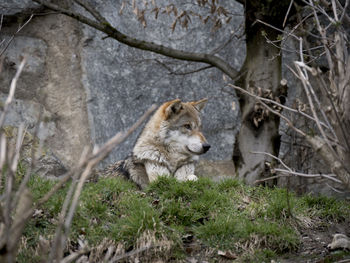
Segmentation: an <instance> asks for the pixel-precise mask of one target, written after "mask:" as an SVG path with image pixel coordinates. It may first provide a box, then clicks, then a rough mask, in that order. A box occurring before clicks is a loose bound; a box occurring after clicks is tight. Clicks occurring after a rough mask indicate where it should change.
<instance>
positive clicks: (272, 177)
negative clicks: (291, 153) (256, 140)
mask: <svg viewBox="0 0 350 263" xmlns="http://www.w3.org/2000/svg"><path fill="white" fill-rule="evenodd" d="M252 153H254V154H264V155H267V156H269V157H271V158H273V159H275V160H277V161H278V162H279V163H280V164H282V166H284V167H285V168H286V169H280V168H273V170H274V171H275V172H280V173H284V174H287V176H291V175H297V176H300V177H309V178H315V177H323V178H326V179H329V180H332V181H334V182H336V183H342V181H341V180H338V179H336V178H334V176H335V175H334V174H330V175H328V174H306V173H300V172H295V171H293V170H292V169H291V168H290V167H289V166H288V165H286V164H285V163H284V162H283V161H282V160H281V159H280V158H278V157H277V156H274V155H273V154H271V153H267V152H252ZM279 177H281V176H280V175H276V176H271V177H268V178H264V179H261V180H256V181H255V183H260V182H264V181H268V180H272V179H276V178H279Z"/></svg>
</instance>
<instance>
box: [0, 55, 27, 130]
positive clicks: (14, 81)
mask: <svg viewBox="0 0 350 263" xmlns="http://www.w3.org/2000/svg"><path fill="white" fill-rule="evenodd" d="M25 63H26V58H23V59H22V61H21V64H20V65H19V67H18V69H17V72H16V74H15V77H14V78H13V79H12V81H11V86H10V90H9V95H8V96H7V99H6V101H5V105H4V108H3V111H2V114H1V116H0V129H1V128H2V126H3V125H4V121H5V116H6V114H7V111H8V108H9V106H10V104H11V103H12V100H13V97H14V95H15V90H16V86H17V81H18V78H19V76H20V75H21V73H22V70H23V68H24V65H25Z"/></svg>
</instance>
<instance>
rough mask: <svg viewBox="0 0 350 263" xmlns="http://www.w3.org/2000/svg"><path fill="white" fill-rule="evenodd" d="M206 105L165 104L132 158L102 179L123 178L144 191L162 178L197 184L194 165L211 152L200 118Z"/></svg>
mask: <svg viewBox="0 0 350 263" xmlns="http://www.w3.org/2000/svg"><path fill="white" fill-rule="evenodd" d="M207 101H208V100H207V99H201V100H199V101H191V102H182V101H181V100H180V99H175V100H172V101H168V102H165V103H164V104H162V105H161V106H160V107H159V108H158V109H157V111H156V112H155V113H154V114H153V116H152V117H151V118H150V120H149V121H148V122H147V124H146V125H145V128H144V129H143V130H142V132H141V133H140V136H139V137H138V139H137V140H136V144H135V146H134V148H133V151H132V154H131V155H130V156H129V157H127V158H126V159H125V160H123V161H119V162H116V163H114V164H112V165H110V166H108V167H107V168H106V169H105V170H104V172H103V175H104V176H123V177H125V178H127V179H129V180H131V181H133V182H134V183H136V184H137V185H138V186H139V187H140V188H141V189H144V188H145V187H146V186H147V185H148V184H149V183H150V182H152V181H154V180H156V179H157V178H158V177H159V176H174V177H175V178H176V179H177V180H179V181H186V180H197V176H196V175H194V170H195V163H196V162H197V161H198V158H199V155H201V154H204V153H206V152H207V151H208V150H209V148H210V145H209V144H208V142H207V140H206V139H205V137H204V135H203V134H202V132H201V127H202V124H201V118H200V112H201V110H202V109H203V107H204V106H205V104H206V103H207Z"/></svg>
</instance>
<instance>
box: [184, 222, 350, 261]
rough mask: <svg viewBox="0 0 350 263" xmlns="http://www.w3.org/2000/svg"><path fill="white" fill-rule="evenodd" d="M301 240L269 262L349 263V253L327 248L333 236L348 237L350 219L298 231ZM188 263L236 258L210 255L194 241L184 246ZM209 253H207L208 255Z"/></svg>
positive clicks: (230, 255)
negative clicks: (293, 247) (289, 250)
mask: <svg viewBox="0 0 350 263" xmlns="http://www.w3.org/2000/svg"><path fill="white" fill-rule="evenodd" d="M300 234H301V237H302V240H301V244H300V247H299V250H298V251H297V252H293V253H288V254H284V255H280V256H279V257H278V258H277V259H275V260H271V263H277V262H278V263H331V262H336V263H350V251H349V250H344V249H337V250H333V251H331V250H330V249H328V248H327V246H328V244H330V243H331V242H332V239H333V235H334V234H344V235H346V236H348V237H350V219H349V220H347V221H345V222H340V223H332V222H330V223H329V224H328V226H318V227H314V228H305V229H303V230H301V231H300ZM186 247H187V248H188V249H187V248H186V251H187V252H188V254H189V255H188V257H187V258H186V262H188V263H208V262H212V260H213V257H214V258H215V260H214V262H236V261H235V259H236V258H238V257H239V255H237V257H236V256H235V255H232V254H230V253H228V254H227V252H226V253H222V254H221V255H220V253H219V255H218V253H216V252H215V253H213V251H211V253H210V252H209V251H207V250H206V249H205V248H203V247H201V246H200V245H199V244H198V243H197V241H196V240H195V239H193V240H191V241H190V242H188V244H187V246H186ZM208 252H209V253H208Z"/></svg>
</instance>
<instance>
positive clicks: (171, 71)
mask: <svg viewBox="0 0 350 263" xmlns="http://www.w3.org/2000/svg"><path fill="white" fill-rule="evenodd" d="M154 61H155V62H157V63H158V64H160V65H161V66H163V67H164V68H165V69H166V70H167V71H169V73H170V74H171V75H181V76H183V75H189V74H193V73H197V72H200V71H203V70H206V69H210V68H212V67H213V66H211V65H209V66H205V67H201V68H198V69H194V70H190V71H185V72H178V71H177V70H175V71H174V70H172V69H171V68H170V67H169V66H168V65H167V64H166V63H163V62H162V61H160V60H159V59H155V60H154Z"/></svg>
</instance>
